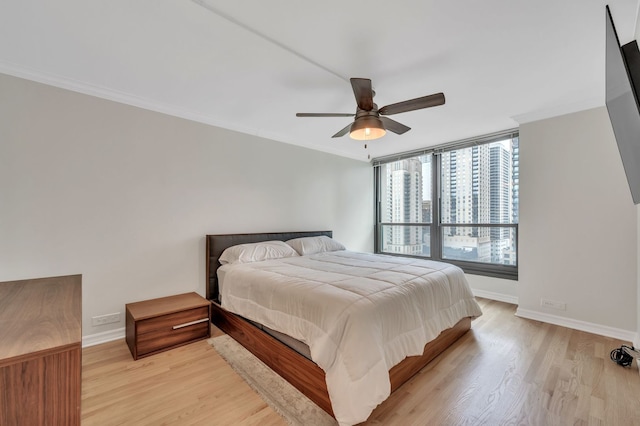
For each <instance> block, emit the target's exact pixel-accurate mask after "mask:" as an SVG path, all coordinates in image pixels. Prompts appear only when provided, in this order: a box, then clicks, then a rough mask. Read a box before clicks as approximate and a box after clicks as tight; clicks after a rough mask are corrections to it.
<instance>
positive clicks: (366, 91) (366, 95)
mask: <svg viewBox="0 0 640 426" xmlns="http://www.w3.org/2000/svg"><path fill="white" fill-rule="evenodd" d="M351 87H353V94H354V95H355V97H356V103H357V104H358V108H360V109H362V110H365V111H371V110H372V109H373V89H371V80H369V79H368V78H352V79H351Z"/></svg>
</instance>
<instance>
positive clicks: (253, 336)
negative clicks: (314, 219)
mask: <svg viewBox="0 0 640 426" xmlns="http://www.w3.org/2000/svg"><path fill="white" fill-rule="evenodd" d="M318 235H326V236H328V237H331V236H332V232H331V231H316V232H284V233H261V234H226V235H207V237H206V239H207V254H206V255H207V259H206V265H207V298H208V299H209V300H211V301H212V302H213V303H212V305H213V308H212V318H211V321H212V322H213V324H215V325H216V326H217V327H218V328H220V329H221V330H222V331H224V332H225V333H227V334H228V335H229V336H231V337H232V338H233V339H235V340H236V341H237V342H238V343H240V344H241V345H242V346H244V347H245V348H246V349H247V350H249V351H250V352H251V353H253V354H254V355H255V356H256V357H258V358H259V359H260V360H262V362H264V363H265V364H266V365H268V366H269V367H270V368H271V369H272V370H273V371H275V372H276V373H278V374H279V375H280V376H282V377H283V378H284V379H285V380H287V381H288V382H289V383H291V384H292V385H293V386H294V387H296V388H297V389H298V390H299V391H300V392H302V393H303V394H304V395H306V396H307V397H308V398H309V399H311V400H312V401H313V402H315V403H316V404H317V405H318V406H319V407H320V408H322V409H323V410H324V411H326V412H327V413H329V414H331V415H332V416H333V410H332V409H331V401H330V400H329V394H328V392H327V385H326V383H325V375H324V371H323V370H322V369H321V368H320V367H318V365H316V364H315V363H314V362H313V361H311V360H309V359H308V358H306V357H305V356H304V355H301V354H299V353H298V352H296V351H295V350H293V349H291V348H290V347H289V346H287V345H285V344H284V343H282V342H280V341H279V340H277V339H276V338H274V337H273V336H271V335H269V334H267V333H266V332H265V331H263V330H261V329H259V328H258V327H256V326H255V325H253V324H252V323H251V322H249V321H247V320H246V319H244V318H242V317H240V316H238V315H235V314H233V313H230V312H228V311H227V310H225V309H224V308H222V306H221V305H220V298H219V293H218V277H217V274H216V272H217V270H218V267H219V266H220V263H219V262H218V259H219V258H220V255H221V254H222V252H223V251H224V250H225V249H226V248H227V247H231V246H234V245H237V244H245V243H252V242H260V241H269V240H280V241H286V240H289V239H292V238H299V237H308V236H318ZM470 328H471V318H463V319H462V320H460V321H459V322H458V323H457V324H456V325H454V326H453V327H451V328H449V329H447V330H444V331H443V332H442V333H440V335H439V336H438V337H437V338H436V339H434V340H432V341H431V342H429V343H427V344H426V345H425V347H424V352H423V353H422V355H420V356H411V357H407V358H405V359H404V360H403V361H402V362H400V363H399V364H398V365H396V366H395V367H393V368H392V369H391V370H390V371H389V378H390V381H391V392H394V391H395V390H396V389H397V388H399V387H400V386H401V385H402V384H403V383H405V382H406V381H407V380H409V379H410V378H411V377H413V376H414V375H415V374H416V373H417V372H418V371H420V370H421V369H422V368H423V367H424V366H425V365H427V364H428V363H429V362H430V361H431V360H433V359H434V358H435V357H437V356H438V355H439V354H441V353H442V352H444V350H445V349H447V348H448V347H449V346H451V345H452V344H453V343H454V342H455V341H456V340H458V339H459V338H460V337H462V336H463V335H464V334H465V333H466V332H467V331H469V329H470Z"/></svg>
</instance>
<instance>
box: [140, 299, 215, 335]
mask: <svg viewBox="0 0 640 426" xmlns="http://www.w3.org/2000/svg"><path fill="white" fill-rule="evenodd" d="M201 319H207V320H208V319H209V308H208V307H206V306H203V307H201V308H196V309H189V310H188V311H182V312H176V313H173V314H168V315H161V316H158V317H155V318H149V319H146V320H142V321H138V323H137V324H136V328H137V331H138V336H141V335H142V334H147V333H156V334H157V333H161V334H162V333H169V332H171V331H173V330H174V327H175V329H176V330H178V329H180V328H184V327H185V326H186V327H189V325H188V324H189V323H191V322H193V321H198V320H201Z"/></svg>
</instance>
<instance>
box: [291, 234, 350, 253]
mask: <svg viewBox="0 0 640 426" xmlns="http://www.w3.org/2000/svg"><path fill="white" fill-rule="evenodd" d="M287 244H289V245H290V246H291V247H293V248H294V249H295V251H297V252H298V254H300V256H304V255H306V254H315V253H322V252H325V251H338V250H345V247H344V246H343V245H342V244H340V243H339V242H337V241H336V240H334V239H332V238H329V237H327V236H326V235H321V236H319V237H302V238H294V239H293V240H289V241H287Z"/></svg>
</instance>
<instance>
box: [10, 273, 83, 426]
mask: <svg viewBox="0 0 640 426" xmlns="http://www.w3.org/2000/svg"><path fill="white" fill-rule="evenodd" d="M81 371H82V276H81V275H70V276H63V277H52V278H40V279H32V280H21V281H8V282H0V425H79V424H80V398H81V392H80V387H81Z"/></svg>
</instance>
